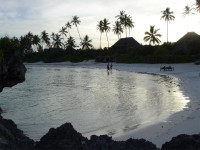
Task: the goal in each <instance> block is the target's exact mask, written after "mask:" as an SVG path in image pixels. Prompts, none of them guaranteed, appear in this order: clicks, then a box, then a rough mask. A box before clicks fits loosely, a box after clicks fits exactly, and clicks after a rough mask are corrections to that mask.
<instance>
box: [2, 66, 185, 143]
mask: <svg viewBox="0 0 200 150" xmlns="http://www.w3.org/2000/svg"><path fill="white" fill-rule="evenodd" d="M27 69H28V70H27V73H26V81H25V82H23V83H22V84H18V85H16V86H14V87H13V88H6V89H4V91H3V92H2V93H0V106H1V107H2V109H3V110H4V114H3V116H4V117H5V118H9V119H12V120H14V121H15V123H16V124H17V125H18V127H19V128H20V129H22V130H23V131H24V133H25V134H26V135H28V136H29V137H31V138H33V139H34V140H39V139H40V138H41V136H43V135H44V134H45V133H47V131H48V130H49V128H51V127H58V126H60V125H61V124H63V123H65V122H71V123H72V125H73V126H74V128H75V129H76V130H77V131H78V132H80V133H82V134H83V135H85V136H90V135H92V134H98V135H100V134H109V135H112V136H116V135H117V134H119V133H126V132H129V131H132V130H135V129H138V128H139V127H140V126H141V125H144V124H145V123H155V122H160V121H165V120H166V119H167V118H168V117H169V116H170V115H172V114H174V113H176V112H178V111H181V110H182V109H183V108H184V107H186V104H187V101H186V100H185V98H184V96H183V94H182V92H181V91H180V90H179V86H178V84H179V81H178V79H176V78H169V77H164V76H158V75H148V74H138V73H133V72H125V71H116V70H113V71H112V72H109V74H108V73H107V71H106V70H104V69H90V68H87V67H86V66H70V65H68V66H64V65H27Z"/></svg>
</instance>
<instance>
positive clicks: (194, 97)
mask: <svg viewBox="0 0 200 150" xmlns="http://www.w3.org/2000/svg"><path fill="white" fill-rule="evenodd" d="M87 63H88V65H89V64H91V62H83V63H82V64H86V65H87ZM164 65H165V66H169V65H171V66H173V67H174V68H175V70H174V71H165V72H164V71H162V72H160V67H162V66H164ZM92 66H93V65H92ZM94 66H96V67H101V68H102V67H104V68H106V64H102V63H97V64H96V65H94ZM113 69H117V70H121V71H122V70H123V71H133V72H144V73H155V74H162V75H169V76H174V77H176V78H178V79H180V82H181V86H180V90H181V91H183V94H184V95H185V97H186V98H187V99H189V100H190V102H189V103H188V104H187V106H186V108H185V109H184V110H183V111H180V112H178V113H176V114H174V115H173V116H170V117H169V118H168V119H167V120H166V121H165V122H160V123H158V124H153V125H151V123H150V124H149V125H148V124H146V125H145V126H144V127H142V128H140V130H137V131H133V132H132V133H128V134H126V135H120V136H118V137H114V139H115V140H125V139H128V138H131V137H132V138H145V139H147V140H149V141H151V142H153V143H154V144H156V145H157V146H158V147H161V146H162V144H163V143H165V142H167V141H170V140H171V138H172V137H174V136H177V135H179V134H189V135H191V134H198V133H200V66H199V65H195V64H192V63H189V64H116V63H113Z"/></svg>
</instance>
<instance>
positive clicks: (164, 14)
mask: <svg viewBox="0 0 200 150" xmlns="http://www.w3.org/2000/svg"><path fill="white" fill-rule="evenodd" d="M161 12H162V17H161V19H165V21H166V22H167V43H168V24H169V22H170V21H171V20H174V19H175V17H174V16H173V13H174V12H173V11H170V8H166V9H165V10H164V11H161Z"/></svg>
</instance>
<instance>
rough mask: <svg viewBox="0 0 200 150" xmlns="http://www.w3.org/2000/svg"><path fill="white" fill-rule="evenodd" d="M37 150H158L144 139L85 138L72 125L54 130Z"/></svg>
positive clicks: (39, 144)
mask: <svg viewBox="0 0 200 150" xmlns="http://www.w3.org/2000/svg"><path fill="white" fill-rule="evenodd" d="M36 149H37V150H57V149H59V150H66V149H67V150H132V149H137V150H157V148H156V146H155V145H154V144H152V143H151V142H148V141H146V140H144V139H140V140H135V139H129V140H127V141H113V140H112V137H109V136H108V135H101V136H96V135H92V136H91V139H90V140H88V139H87V138H85V137H83V136H82V135H81V134H80V133H78V132H77V131H76V130H75V129H74V128H73V126H72V125H71V124H70V123H65V124H63V125H62V126H60V127H58V128H56V129H54V128H51V129H50V130H49V132H48V133H47V134H46V135H45V136H43V137H42V138H41V140H40V141H39V142H37V144H36Z"/></svg>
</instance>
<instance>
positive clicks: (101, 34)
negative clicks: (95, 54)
mask: <svg viewBox="0 0 200 150" xmlns="http://www.w3.org/2000/svg"><path fill="white" fill-rule="evenodd" d="M101 36H102V33H101V34H100V49H101Z"/></svg>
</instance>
